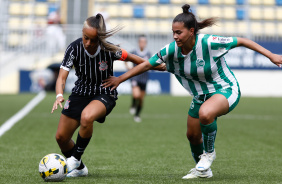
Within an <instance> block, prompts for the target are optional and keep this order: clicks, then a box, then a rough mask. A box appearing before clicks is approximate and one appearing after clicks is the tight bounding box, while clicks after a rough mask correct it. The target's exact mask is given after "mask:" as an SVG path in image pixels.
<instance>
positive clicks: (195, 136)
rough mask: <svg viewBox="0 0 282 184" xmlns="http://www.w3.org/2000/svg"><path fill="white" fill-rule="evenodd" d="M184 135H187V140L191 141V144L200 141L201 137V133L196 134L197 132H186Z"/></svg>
mask: <svg viewBox="0 0 282 184" xmlns="http://www.w3.org/2000/svg"><path fill="white" fill-rule="evenodd" d="M186 136H187V139H188V140H189V142H191V143H192V144H199V143H200V142H201V139H202V135H201V134H197V133H190V132H187V133H186Z"/></svg>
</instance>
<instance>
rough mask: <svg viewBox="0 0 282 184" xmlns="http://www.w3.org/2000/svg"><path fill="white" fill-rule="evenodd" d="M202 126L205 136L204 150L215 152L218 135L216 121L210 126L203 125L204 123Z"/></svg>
mask: <svg viewBox="0 0 282 184" xmlns="http://www.w3.org/2000/svg"><path fill="white" fill-rule="evenodd" d="M200 125H201V130H202V134H203V143H204V150H205V151H206V152H208V153H211V152H213V151H214V142H215V137H216V133H217V124H216V119H215V120H214V122H212V123H211V124H209V125H203V124H202V123H200Z"/></svg>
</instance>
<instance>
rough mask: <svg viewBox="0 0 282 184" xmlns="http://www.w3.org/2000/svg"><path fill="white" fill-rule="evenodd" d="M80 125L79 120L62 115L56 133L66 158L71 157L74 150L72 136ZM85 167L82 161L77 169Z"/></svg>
mask: <svg viewBox="0 0 282 184" xmlns="http://www.w3.org/2000/svg"><path fill="white" fill-rule="evenodd" d="M78 127H79V122H78V120H76V119H73V118H70V117H68V116H66V115H64V114H62V115H61V117H60V121H59V125H58V129H57V133H56V140H57V143H58V145H59V147H60V148H61V151H62V153H63V155H64V156H65V157H66V158H69V157H71V156H72V154H73V152H74V149H75V143H74V141H73V140H72V139H71V138H72V136H73V133H74V132H75V130H76V129H77V128H78ZM84 168H85V165H84V164H83V162H82V161H81V164H80V166H79V167H78V168H77V169H78V170H82V169H84ZM87 173H88V172H87Z"/></svg>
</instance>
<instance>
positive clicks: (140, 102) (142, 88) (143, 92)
mask: <svg viewBox="0 0 282 184" xmlns="http://www.w3.org/2000/svg"><path fill="white" fill-rule="evenodd" d="M139 91H140V92H139V94H140V96H139V98H138V104H137V108H136V113H135V116H134V120H135V122H141V121H142V120H141V117H140V113H141V110H142V108H143V104H144V98H145V96H146V84H140V85H139Z"/></svg>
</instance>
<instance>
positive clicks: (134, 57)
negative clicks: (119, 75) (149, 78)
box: [124, 53, 166, 73]
mask: <svg viewBox="0 0 282 184" xmlns="http://www.w3.org/2000/svg"><path fill="white" fill-rule="evenodd" d="M124 61H131V62H132V63H134V64H136V65H139V64H141V63H143V62H146V61H147V60H145V59H143V58H141V57H139V56H137V55H135V54H131V53H128V54H127V57H126V58H125V60H124ZM147 62H148V61H147ZM150 70H158V71H165V70H166V67H165V64H161V65H158V66H156V67H152V68H150ZM142 73H143V72H142Z"/></svg>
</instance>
